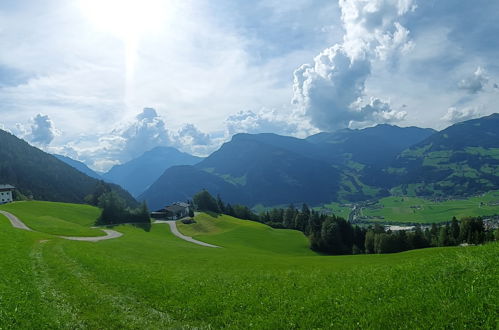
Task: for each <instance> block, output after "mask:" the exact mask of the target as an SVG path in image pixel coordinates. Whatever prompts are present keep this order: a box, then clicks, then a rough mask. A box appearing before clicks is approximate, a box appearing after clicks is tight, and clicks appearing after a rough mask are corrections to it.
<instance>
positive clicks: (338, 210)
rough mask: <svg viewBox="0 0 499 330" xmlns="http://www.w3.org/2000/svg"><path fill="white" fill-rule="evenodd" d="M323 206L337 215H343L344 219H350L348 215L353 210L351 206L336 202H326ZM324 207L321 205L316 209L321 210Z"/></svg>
mask: <svg viewBox="0 0 499 330" xmlns="http://www.w3.org/2000/svg"><path fill="white" fill-rule="evenodd" d="M323 208H324V209H326V210H327V211H329V212H332V213H333V214H334V215H336V216H339V217H342V218H343V219H348V216H349V215H350V212H351V211H352V207H351V206H344V205H343V204H340V203H334V202H333V203H329V204H324V206H323ZM323 208H320V207H319V208H314V209H316V210H317V211H321V210H322V209H323Z"/></svg>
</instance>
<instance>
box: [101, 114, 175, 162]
mask: <svg viewBox="0 0 499 330" xmlns="http://www.w3.org/2000/svg"><path fill="white" fill-rule="evenodd" d="M135 119H136V120H135V121H134V122H131V123H127V124H126V125H125V126H124V127H121V128H118V129H115V130H113V131H112V133H111V137H110V138H111V140H112V141H113V142H118V143H120V142H121V143H122V144H123V151H122V155H121V158H122V159H132V158H135V157H137V156H140V155H141V154H142V153H144V152H145V151H147V150H150V149H152V148H154V147H157V146H167V145H170V144H171V140H170V135H169V132H168V130H167V129H166V125H165V122H164V120H163V119H162V118H161V117H160V116H159V115H158V114H157V113H156V110H154V109H153V108H144V110H143V111H142V112H141V113H140V114H138V115H137V116H136V117H135Z"/></svg>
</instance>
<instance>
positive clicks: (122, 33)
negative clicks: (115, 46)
mask: <svg viewBox="0 0 499 330" xmlns="http://www.w3.org/2000/svg"><path fill="white" fill-rule="evenodd" d="M80 6H81V8H82V10H83V13H84V15H85V16H86V17H87V18H88V19H89V20H90V21H91V22H92V23H93V24H94V25H95V27H96V28H97V29H99V30H102V31H105V32H109V33H112V34H113V35H114V36H116V37H119V38H121V39H123V40H125V41H126V40H127V39H129V38H130V37H131V36H139V35H140V34H142V33H144V32H146V31H149V30H154V29H157V28H158V27H159V26H160V24H161V21H163V20H164V19H165V15H166V14H167V9H168V8H167V1H165V0H163V1H162V0H81V1H80Z"/></svg>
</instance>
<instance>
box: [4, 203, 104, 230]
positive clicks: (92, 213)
mask: <svg viewBox="0 0 499 330" xmlns="http://www.w3.org/2000/svg"><path fill="white" fill-rule="evenodd" d="M0 210H4V211H8V212H10V213H12V214H14V215H16V216H17V217H18V218H19V219H21V220H22V221H23V222H24V223H25V224H26V225H27V226H28V227H30V228H32V229H33V230H36V231H40V232H43V233H47V234H53V235H65V236H103V235H104V233H103V232H102V231H101V230H98V229H92V228H90V227H91V226H93V225H94V223H95V220H96V219H97V218H98V216H99V214H100V210H99V209H98V208H96V207H93V206H89V205H83V204H67V203H54V202H41V201H30V202H15V203H10V204H4V205H0Z"/></svg>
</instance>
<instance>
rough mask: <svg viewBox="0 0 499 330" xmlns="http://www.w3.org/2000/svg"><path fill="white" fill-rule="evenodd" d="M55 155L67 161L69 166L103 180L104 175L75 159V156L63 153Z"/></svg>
mask: <svg viewBox="0 0 499 330" xmlns="http://www.w3.org/2000/svg"><path fill="white" fill-rule="evenodd" d="M54 157H55V158H57V159H59V160H62V161H63V162H65V163H66V164H68V165H69V166H72V167H74V168H76V169H77V170H78V171H80V172H81V173H83V174H86V175H88V176H89V177H91V178H94V179H99V180H102V177H101V176H100V175H99V174H97V173H96V172H94V171H93V170H92V169H90V168H89V167H88V166H87V165H85V163H83V162H80V161H78V160H74V159H73V158H70V157H67V156H63V155H57V154H54Z"/></svg>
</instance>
